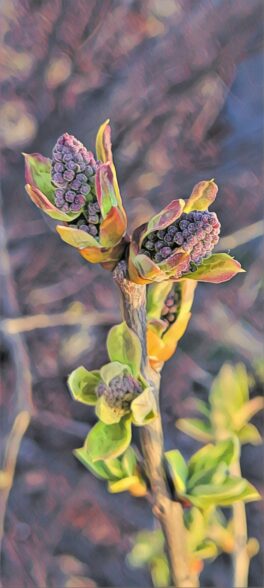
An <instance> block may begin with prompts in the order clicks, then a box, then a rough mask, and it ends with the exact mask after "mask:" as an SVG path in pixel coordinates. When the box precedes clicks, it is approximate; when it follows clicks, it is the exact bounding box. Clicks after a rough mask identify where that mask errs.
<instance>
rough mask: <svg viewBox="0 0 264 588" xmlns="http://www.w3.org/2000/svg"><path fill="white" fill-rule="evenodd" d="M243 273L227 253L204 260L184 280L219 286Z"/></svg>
mask: <svg viewBox="0 0 264 588" xmlns="http://www.w3.org/2000/svg"><path fill="white" fill-rule="evenodd" d="M244 271H245V270H243V269H242V268H241V265H240V263H239V262H238V261H236V260H235V259H234V258H233V257H231V256H230V255H228V254H227V253H215V254H213V255H211V257H208V258H207V259H205V260H204V261H203V262H202V263H201V265H199V267H198V268H197V270H195V271H194V272H191V273H189V274H186V275H185V276H184V279H187V278H188V280H198V281H199V282H210V283H211V284H221V283H222V282H227V281H228V280H231V278H233V277H234V276H235V275H236V274H238V273H240V272H244Z"/></svg>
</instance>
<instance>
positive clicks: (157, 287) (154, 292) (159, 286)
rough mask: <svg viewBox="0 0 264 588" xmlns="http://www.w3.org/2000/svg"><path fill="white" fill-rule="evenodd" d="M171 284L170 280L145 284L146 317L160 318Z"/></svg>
mask: <svg viewBox="0 0 264 588" xmlns="http://www.w3.org/2000/svg"><path fill="white" fill-rule="evenodd" d="M171 288H172V285H171V283H170V282H159V283H156V284H155V283H154V284H151V285H150V286H147V317H148V319H150V318H155V319H158V320H159V319H160V317H161V311H162V308H163V306H164V301H165V300H166V298H167V296H168V294H169V292H170V291H171Z"/></svg>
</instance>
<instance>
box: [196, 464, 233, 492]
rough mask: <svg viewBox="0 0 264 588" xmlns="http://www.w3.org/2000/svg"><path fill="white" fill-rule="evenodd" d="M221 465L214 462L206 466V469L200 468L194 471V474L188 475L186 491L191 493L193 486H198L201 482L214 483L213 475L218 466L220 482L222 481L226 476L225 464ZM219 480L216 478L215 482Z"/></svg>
mask: <svg viewBox="0 0 264 588" xmlns="http://www.w3.org/2000/svg"><path fill="white" fill-rule="evenodd" d="M222 466H224V468H223V467H221V464H220V465H219V464H215V465H214V466H211V467H208V468H206V469H202V470H198V471H196V472H195V473H194V474H192V476H190V477H189V479H188V482H187V493H190V494H191V493H192V491H193V488H195V487H196V486H198V485H199V486H200V485H201V484H202V485H204V484H211V483H216V480H215V479H214V478H215V475H216V474H217V470H218V468H219V469H220V470H221V471H220V478H221V479H220V482H223V481H224V480H225V478H226V466H225V464H222ZM218 482H219V480H217V483H218Z"/></svg>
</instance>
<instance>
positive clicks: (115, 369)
mask: <svg viewBox="0 0 264 588" xmlns="http://www.w3.org/2000/svg"><path fill="white" fill-rule="evenodd" d="M125 370H128V371H130V368H129V366H127V365H124V364H123V363H120V362H119V361H112V362H111V363H107V364H106V365H103V367H101V369H100V376H101V379H102V380H103V381H104V382H105V383H106V384H107V385H108V384H109V383H110V382H111V380H112V379H113V378H115V377H116V376H121V374H123V372H124V371H125Z"/></svg>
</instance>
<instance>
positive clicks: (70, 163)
mask: <svg viewBox="0 0 264 588" xmlns="http://www.w3.org/2000/svg"><path fill="white" fill-rule="evenodd" d="M66 168H67V169H69V170H72V171H76V170H77V163H74V161H72V160H71V161H68V162H67V163H66Z"/></svg>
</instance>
